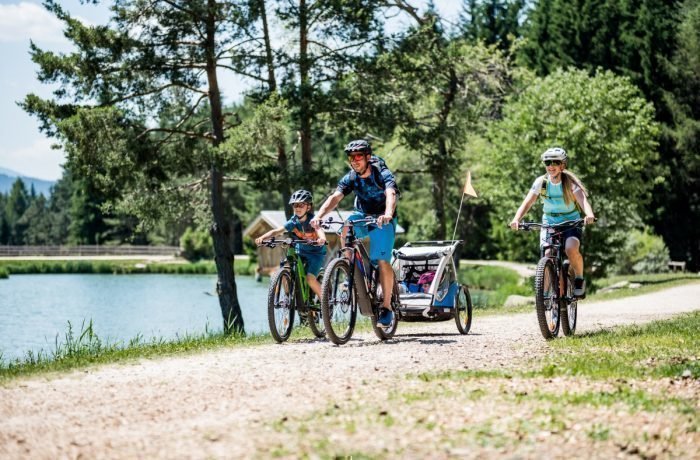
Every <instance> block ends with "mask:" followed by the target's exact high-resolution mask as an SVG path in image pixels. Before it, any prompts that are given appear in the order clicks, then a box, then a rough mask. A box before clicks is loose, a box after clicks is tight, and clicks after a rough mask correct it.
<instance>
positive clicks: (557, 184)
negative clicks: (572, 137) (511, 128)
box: [510, 147, 595, 298]
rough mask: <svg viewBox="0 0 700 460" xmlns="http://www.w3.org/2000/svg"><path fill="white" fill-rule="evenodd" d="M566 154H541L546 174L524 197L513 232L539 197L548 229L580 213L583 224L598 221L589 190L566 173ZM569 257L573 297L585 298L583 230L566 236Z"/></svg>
mask: <svg viewBox="0 0 700 460" xmlns="http://www.w3.org/2000/svg"><path fill="white" fill-rule="evenodd" d="M567 159H568V158H567V155H566V151H565V150H564V149H562V148H560V147H552V148H549V149H547V150H546V151H545V152H544V153H543V154H542V162H543V163H544V166H545V169H546V171H547V173H546V174H545V175H543V176H540V177H538V178H537V179H535V182H534V183H533V184H532V188H530V191H529V192H528V194H527V196H525V200H523V203H522V204H521V205H520V207H519V208H518V210H517V212H516V213H515V217H513V220H512V221H511V223H510V227H511V228H512V229H513V230H517V229H518V224H519V222H520V220H521V219H522V218H523V216H524V215H525V214H527V212H528V211H529V210H530V208H531V207H532V205H533V204H535V201H537V197H539V196H540V195H541V196H542V197H543V199H544V214H543V216H542V223H544V224H547V225H553V224H558V223H561V222H565V221H568V220H575V219H580V218H581V212H580V211H581V210H582V211H583V213H584V214H585V217H584V222H585V223H586V224H591V223H593V222H594V221H595V216H594V215H593V209H592V208H591V204H590V203H589V202H588V190H586V187H584V185H583V183H582V182H581V180H580V179H579V178H578V177H576V175H575V174H573V173H571V172H569V171H566V163H567ZM546 236H547V234H546V230H545V229H542V231H541V233H540V246H542V245H544V243H545V241H546ZM564 240H565V241H566V243H565V246H564V248H565V250H566V256H567V257H568V258H569V263H570V264H571V268H573V269H574V273H575V276H576V278H575V281H574V295H575V296H576V297H579V298H584V297H585V295H586V284H585V281H584V278H583V256H581V252H580V247H581V241H582V240H583V232H582V230H581V228H580V227H576V228H571V229H569V230H566V231H565V232H564Z"/></svg>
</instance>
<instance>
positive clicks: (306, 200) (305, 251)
mask: <svg viewBox="0 0 700 460" xmlns="http://www.w3.org/2000/svg"><path fill="white" fill-rule="evenodd" d="M289 204H291V205H292V207H293V209H294V215H293V216H292V218H291V219H289V220H288V221H287V222H286V223H285V224H284V226H282V227H279V228H273V229H272V230H270V231H269V232H267V233H265V234H264V235H262V236H261V237H259V238H256V239H255V243H256V244H257V245H258V246H260V245H261V244H262V241H263V240H264V239H266V238H270V237H271V236H277V235H281V234H282V233H284V232H289V233H292V234H293V235H294V236H296V237H297V238H299V239H306V240H313V241H316V244H317V245H311V244H301V243H298V244H297V245H296V250H297V254H299V257H301V260H302V262H304V267H305V269H306V281H308V283H309V287H310V288H311V290H312V291H314V293H315V294H316V295H317V296H318V297H319V299H320V298H321V285H320V283H319V282H318V279H317V277H318V274H319V272H320V271H321V268H323V261H324V259H325V257H326V246H325V244H326V234H325V233H324V232H323V229H322V228H313V227H312V226H311V224H310V222H311V219H313V218H314V212H313V210H314V197H313V195H312V194H311V192H309V191H307V190H297V191H296V192H294V193H293V194H292V197H291V198H290V199H289Z"/></svg>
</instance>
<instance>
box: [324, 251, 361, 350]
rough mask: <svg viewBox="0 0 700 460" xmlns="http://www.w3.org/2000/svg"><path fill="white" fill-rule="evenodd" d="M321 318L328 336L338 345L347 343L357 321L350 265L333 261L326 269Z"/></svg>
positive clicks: (342, 261) (343, 261)
mask: <svg viewBox="0 0 700 460" xmlns="http://www.w3.org/2000/svg"><path fill="white" fill-rule="evenodd" d="M321 317H322V319H323V324H324V325H325V326H326V335H327V336H328V338H329V339H330V341H331V342H333V343H334V344H336V345H342V344H344V343H347V341H348V340H350V337H352V332H353V330H354V329H355V321H356V320H357V298H356V297H355V292H354V287H353V286H352V285H351V283H350V264H348V261H347V260H345V259H342V258H338V259H333V260H332V261H331V262H330V263H329V264H328V266H327V267H326V271H325V275H324V279H323V284H322V285H321Z"/></svg>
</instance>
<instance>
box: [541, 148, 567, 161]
mask: <svg viewBox="0 0 700 460" xmlns="http://www.w3.org/2000/svg"><path fill="white" fill-rule="evenodd" d="M567 158H568V157H567V155H566V150H564V149H563V148H561V147H551V148H548V149H547V150H545V151H544V153H543V154H542V161H546V160H559V161H562V162H566V160H567Z"/></svg>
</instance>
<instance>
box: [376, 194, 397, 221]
mask: <svg viewBox="0 0 700 460" xmlns="http://www.w3.org/2000/svg"><path fill="white" fill-rule="evenodd" d="M384 193H385V194H386V207H385V209H384V215H383V216H379V218H378V219H377V223H378V224H379V226H380V227H381V226H382V225H384V224H386V223H389V222H391V220H392V219H393V218H394V210H395V209H396V190H394V189H393V188H387V189H386V190H384Z"/></svg>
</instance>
